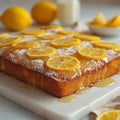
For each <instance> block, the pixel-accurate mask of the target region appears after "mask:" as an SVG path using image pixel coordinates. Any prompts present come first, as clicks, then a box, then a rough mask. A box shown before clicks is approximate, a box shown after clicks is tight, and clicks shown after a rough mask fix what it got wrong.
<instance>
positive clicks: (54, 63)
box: [46, 55, 80, 71]
mask: <svg viewBox="0 0 120 120" xmlns="http://www.w3.org/2000/svg"><path fill="white" fill-rule="evenodd" d="M46 65H47V66H48V67H49V68H50V69H52V70H60V71H61V70H62V71H72V70H75V69H78V68H79V66H80V61H79V60H78V59H77V58H76V57H73V56H68V55H57V56H53V57H51V58H49V59H48V61H47V62H46Z"/></svg>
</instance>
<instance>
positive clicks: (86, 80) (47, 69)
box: [0, 30, 120, 97]
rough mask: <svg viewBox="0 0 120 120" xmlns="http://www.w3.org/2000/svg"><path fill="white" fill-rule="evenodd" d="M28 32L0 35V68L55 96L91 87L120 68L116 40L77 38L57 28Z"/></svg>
mask: <svg viewBox="0 0 120 120" xmlns="http://www.w3.org/2000/svg"><path fill="white" fill-rule="evenodd" d="M40 31H41V30H40ZM29 32H30V30H29V31H26V32H22V33H19V34H16V35H9V36H5V37H2V38H0V47H1V48H0V69H1V71H3V72H4V73H7V74H9V75H12V76H14V77H16V78H18V79H20V80H22V81H23V82H26V83H28V84H31V85H34V86H36V87H38V88H40V89H41V90H43V91H46V92H48V93H50V94H52V95H54V96H56V97H63V96H67V95H70V94H72V93H74V92H75V91H76V90H78V89H79V88H83V87H88V86H89V87H91V86H93V85H94V83H96V82H97V81H100V80H103V79H104V78H107V77H109V76H111V75H114V74H116V73H118V72H119V71H120V67H119V66H120V45H118V44H112V43H109V42H107V43H106V42H105V41H102V40H100V39H99V40H98V39H97V40H96V41H95V39H94V38H93V41H92V39H90V40H88V39H89V36H85V37H87V39H85V38H84V40H80V39H79V38H76V36H75V33H74V35H73V34H72V35H70V34H68V35H67V34H64V35H63V34H60V32H59V31H57V33H56V30H55V31H54V30H50V31H48V30H45V32H44V33H43V34H41V32H40V34H32V31H31V32H30V34H29ZM37 32H38V31H37ZM33 33H34V32H33ZM61 33H62V31H61ZM64 33H67V32H64ZM77 35H78V34H77ZM80 36H82V34H80ZM83 36H84V35H83ZM53 37H54V39H53ZM92 37H93V36H92Z"/></svg>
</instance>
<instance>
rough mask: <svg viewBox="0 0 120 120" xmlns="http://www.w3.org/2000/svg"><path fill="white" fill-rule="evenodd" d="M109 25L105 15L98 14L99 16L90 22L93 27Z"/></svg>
mask: <svg viewBox="0 0 120 120" xmlns="http://www.w3.org/2000/svg"><path fill="white" fill-rule="evenodd" d="M106 23H107V20H106V18H105V16H104V15H103V13H101V12H100V13H98V14H97V16H96V17H95V18H94V19H93V21H91V22H90V24H92V25H98V26H104V25H105V24H106Z"/></svg>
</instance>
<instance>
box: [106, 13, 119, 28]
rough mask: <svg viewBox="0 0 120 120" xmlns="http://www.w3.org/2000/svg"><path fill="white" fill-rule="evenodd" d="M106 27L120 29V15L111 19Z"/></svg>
mask: <svg viewBox="0 0 120 120" xmlns="http://www.w3.org/2000/svg"><path fill="white" fill-rule="evenodd" d="M106 27H120V15H117V16H115V17H114V18H112V19H110V20H109V21H108V23H107V24H106Z"/></svg>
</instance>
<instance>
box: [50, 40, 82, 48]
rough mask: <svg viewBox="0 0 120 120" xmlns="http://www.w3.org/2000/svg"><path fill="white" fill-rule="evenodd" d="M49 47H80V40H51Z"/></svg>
mask: <svg viewBox="0 0 120 120" xmlns="http://www.w3.org/2000/svg"><path fill="white" fill-rule="evenodd" d="M51 45H53V46H54V47H69V46H77V45H80V40H79V39H77V38H66V39H61V40H53V41H52V42H51Z"/></svg>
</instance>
